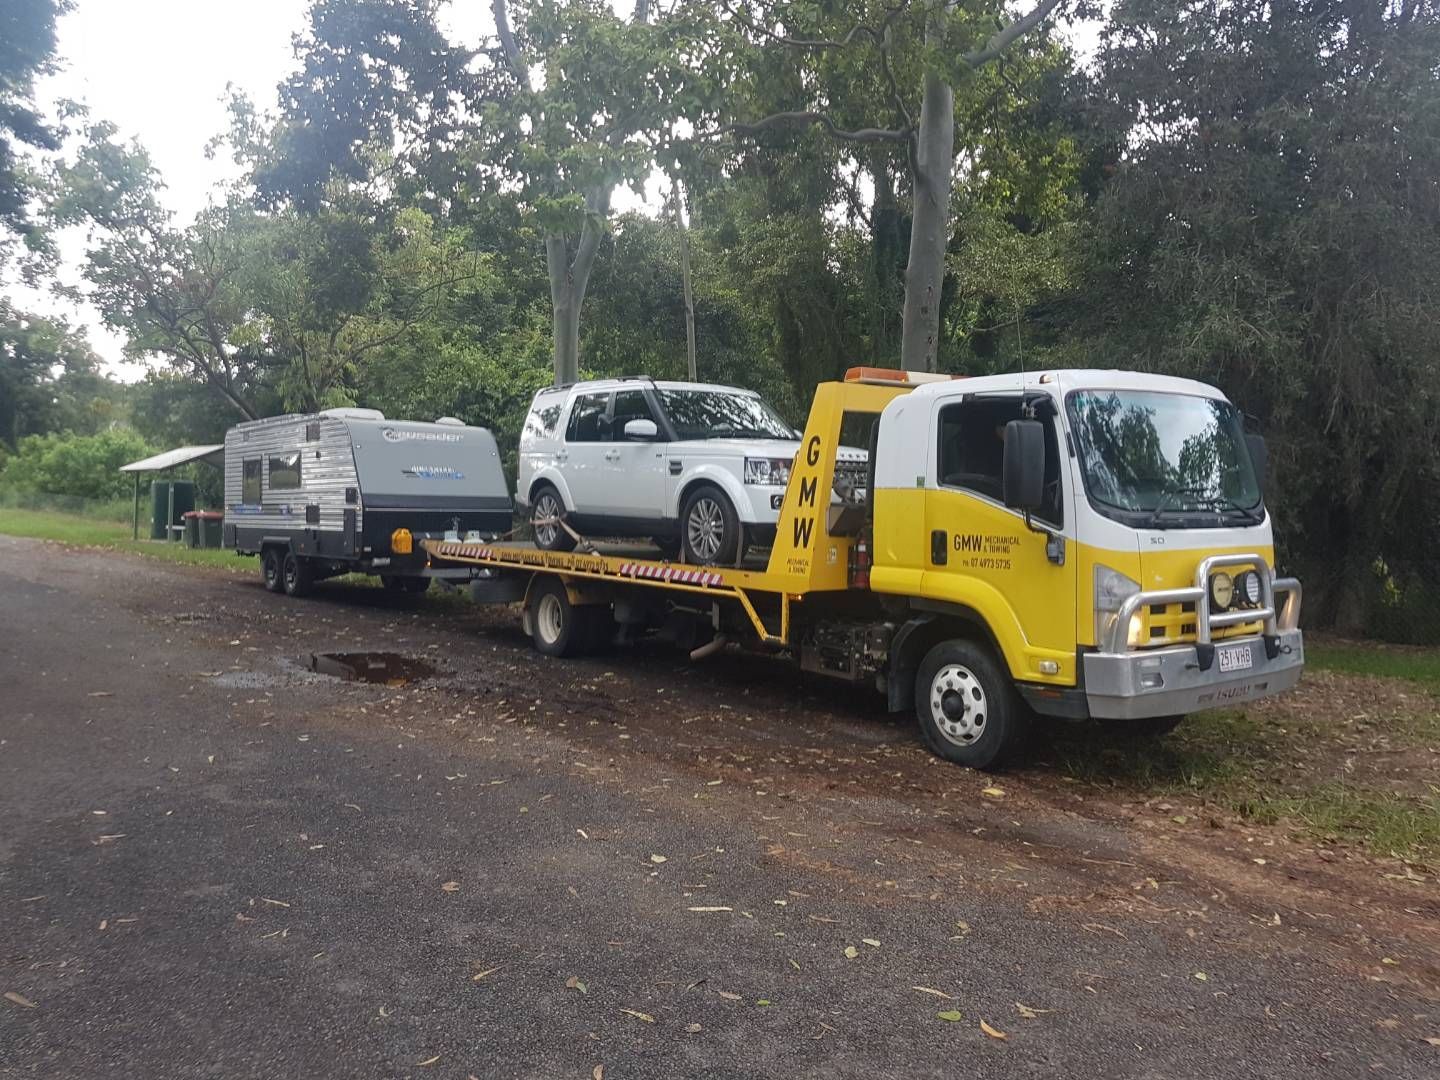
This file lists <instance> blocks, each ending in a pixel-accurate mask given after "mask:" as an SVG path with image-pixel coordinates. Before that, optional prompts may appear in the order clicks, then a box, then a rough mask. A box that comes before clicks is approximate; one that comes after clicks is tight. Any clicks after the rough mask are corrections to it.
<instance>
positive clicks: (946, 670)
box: [915, 640, 1029, 769]
mask: <svg viewBox="0 0 1440 1080" xmlns="http://www.w3.org/2000/svg"><path fill="white" fill-rule="evenodd" d="M915 713H916V716H917V718H918V719H919V721H920V734H921V736H922V737H923V738H924V740H925V745H926V746H928V747H929V748H930V749H931V750H932V751H934V752H935V753H936V754H938V755H939V756H940V757H943V758H945V759H946V760H947V761H953V762H955V763H956V764H957V765H967V766H969V767H970V768H972V769H997V768H999V767H1000V766H1001V765H1003V764H1004V763H1005V762H1006V761H1007V760H1008V759H1009V758H1011V757H1012V756H1014V754H1015V752H1016V751H1017V750H1018V749H1019V748H1020V746H1021V745H1022V744H1023V743H1024V741H1025V736H1026V733H1027V730H1028V727H1029V723H1028V720H1029V717H1028V714H1027V712H1026V710H1025V707H1024V703H1023V702H1022V701H1021V700H1020V695H1019V694H1017V693H1016V692H1015V687H1014V685H1013V684H1012V683H1011V681H1010V677H1009V675H1008V674H1007V673H1006V672H1005V670H1004V668H1003V667H1002V666H1001V664H1000V663H999V662H998V661H997V660H996V658H995V657H994V655H993V654H992V653H991V651H990V649H989V648H987V647H986V646H984V645H981V644H979V643H978V642H974V641H965V640H960V641H942V642H941V643H940V644H938V645H936V646H935V647H934V648H932V649H931V650H930V651H929V652H928V653H926V654H925V659H924V660H923V661H921V663H920V670H919V671H918V672H916V675H915Z"/></svg>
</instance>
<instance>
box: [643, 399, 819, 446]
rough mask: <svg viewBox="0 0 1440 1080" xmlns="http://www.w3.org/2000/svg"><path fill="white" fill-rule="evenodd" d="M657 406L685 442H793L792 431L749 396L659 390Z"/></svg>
mask: <svg viewBox="0 0 1440 1080" xmlns="http://www.w3.org/2000/svg"><path fill="white" fill-rule="evenodd" d="M659 393H660V403H661V404H662V405H663V406H664V407H665V412H666V415H668V416H669V417H670V423H671V425H672V426H673V427H674V428H675V436H676V438H678V439H680V440H682V441H683V440H687V439H794V438H796V437H797V436H796V434H795V429H794V428H792V427H791V426H790V425H789V424H787V423H785V421H784V420H781V419H780V417H778V416H777V415H775V412H774V410H772V409H771V408H770V406H769V405H766V404H765V402H763V401H761V400H760V399H759V398H758V397H754V396H753V395H751V394H730V393H726V392H724V391H723V390H661V391H659Z"/></svg>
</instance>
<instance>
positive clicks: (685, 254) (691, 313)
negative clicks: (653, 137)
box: [670, 180, 700, 382]
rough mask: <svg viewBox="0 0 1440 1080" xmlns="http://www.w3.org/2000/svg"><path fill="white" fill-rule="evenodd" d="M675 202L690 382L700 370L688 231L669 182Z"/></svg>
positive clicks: (677, 185) (674, 183)
mask: <svg viewBox="0 0 1440 1080" xmlns="http://www.w3.org/2000/svg"><path fill="white" fill-rule="evenodd" d="M670 191H671V196H672V198H673V199H674V201H675V224H676V225H677V226H678V227H679V229H680V286H681V288H682V289H683V290H684V293H685V359H686V361H687V370H688V371H689V373H690V381H691V382H699V381H700V368H699V365H698V363H697V362H696V359H695V293H694V291H693V290H692V289H691V287H690V230H689V229H687V228H686V227H685V212H684V210H683V209H682V208H681V206H680V181H678V180H672V181H671V187H670Z"/></svg>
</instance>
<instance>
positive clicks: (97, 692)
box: [85, 690, 115, 697]
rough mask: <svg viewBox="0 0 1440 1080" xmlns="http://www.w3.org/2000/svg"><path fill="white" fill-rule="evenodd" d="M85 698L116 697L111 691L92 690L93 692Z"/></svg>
mask: <svg viewBox="0 0 1440 1080" xmlns="http://www.w3.org/2000/svg"><path fill="white" fill-rule="evenodd" d="M85 696H86V697H114V696H115V695H114V694H112V693H111V692H110V691H109V690H92V691H90V693H88V694H86V695H85Z"/></svg>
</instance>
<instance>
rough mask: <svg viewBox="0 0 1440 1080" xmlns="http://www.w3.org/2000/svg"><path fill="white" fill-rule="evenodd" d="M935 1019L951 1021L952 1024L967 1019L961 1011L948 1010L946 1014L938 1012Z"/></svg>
mask: <svg viewBox="0 0 1440 1080" xmlns="http://www.w3.org/2000/svg"><path fill="white" fill-rule="evenodd" d="M935 1018H936V1019H937V1020H946V1021H949V1022H950V1023H952V1024H953V1023H955V1022H956V1021H959V1020H963V1019H965V1017H964V1015H963V1014H962V1013H961V1012H960V1010H959V1009H946V1010H945V1011H944V1012H937V1013H936V1014H935Z"/></svg>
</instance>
